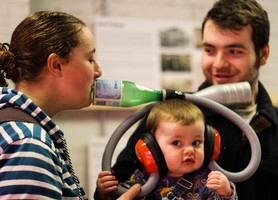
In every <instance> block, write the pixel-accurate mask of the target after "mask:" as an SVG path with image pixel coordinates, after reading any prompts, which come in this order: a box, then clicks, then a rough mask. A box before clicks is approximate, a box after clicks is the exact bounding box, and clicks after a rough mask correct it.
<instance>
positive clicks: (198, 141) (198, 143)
mask: <svg viewBox="0 0 278 200" xmlns="http://www.w3.org/2000/svg"><path fill="white" fill-rule="evenodd" d="M200 144H201V141H200V140H196V141H194V142H193V145H194V146H199V145H200Z"/></svg>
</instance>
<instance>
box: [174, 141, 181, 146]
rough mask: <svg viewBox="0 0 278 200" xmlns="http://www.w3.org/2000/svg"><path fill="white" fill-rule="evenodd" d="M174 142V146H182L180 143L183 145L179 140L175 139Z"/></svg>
mask: <svg viewBox="0 0 278 200" xmlns="http://www.w3.org/2000/svg"><path fill="white" fill-rule="evenodd" d="M172 144H173V145H174V146H180V145H181V142H180V141H178V140H175V141H173V142H172Z"/></svg>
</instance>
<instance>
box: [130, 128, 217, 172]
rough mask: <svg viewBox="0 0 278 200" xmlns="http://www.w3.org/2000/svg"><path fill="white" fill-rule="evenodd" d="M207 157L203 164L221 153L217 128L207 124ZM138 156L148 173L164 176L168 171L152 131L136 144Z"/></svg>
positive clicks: (205, 147) (215, 158)
mask: <svg viewBox="0 0 278 200" xmlns="http://www.w3.org/2000/svg"><path fill="white" fill-rule="evenodd" d="M204 134H205V144H204V150H205V159H204V163H203V166H208V164H209V163H210V161H212V160H217V159H218V157H219V154H220V148H221V137H220V134H219V133H218V131H217V130H216V129H214V128H213V127H212V126H211V125H209V124H206V128H205V133H204ZM135 152H136V155H137V158H138V159H139V160H140V162H141V164H142V165H143V166H144V169H145V170H146V172H147V173H148V174H152V173H159V174H160V176H163V175H165V174H166V173H167V171H168V167H167V164H166V161H165V158H164V156H163V153H162V151H161V149H160V147H159V145H158V143H157V141H156V139H155V137H154V136H153V135H152V134H151V133H145V134H143V136H142V137H141V138H140V139H139V140H138V142H137V143H136V145H135Z"/></svg>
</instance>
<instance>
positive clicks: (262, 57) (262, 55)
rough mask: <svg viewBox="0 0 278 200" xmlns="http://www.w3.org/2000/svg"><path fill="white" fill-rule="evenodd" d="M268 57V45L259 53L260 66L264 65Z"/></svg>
mask: <svg viewBox="0 0 278 200" xmlns="http://www.w3.org/2000/svg"><path fill="white" fill-rule="evenodd" d="M268 56H269V44H267V45H266V46H265V47H264V48H263V49H262V50H261V52H260V66H262V65H265V64H266V61H267V59H268Z"/></svg>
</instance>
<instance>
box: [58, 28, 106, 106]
mask: <svg viewBox="0 0 278 200" xmlns="http://www.w3.org/2000/svg"><path fill="white" fill-rule="evenodd" d="M95 51H96V49H95V40H94V36H93V34H92V32H91V31H90V30H89V28H88V27H84V28H83V30H82V32H81V33H80V44H79V45H78V46H77V47H75V48H73V50H72V53H71V55H70V58H69V60H67V61H66V60H65V63H64V64H63V81H61V84H63V93H64V95H65V99H64V103H65V104H68V105H66V106H65V107H68V108H70V109H78V108H83V107H86V106H89V105H90V104H91V97H90V94H91V89H92V86H93V84H94V81H95V79H96V78H98V77H100V76H101V75H102V72H101V69H100V67H99V65H98V63H97V62H96V60H95Z"/></svg>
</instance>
